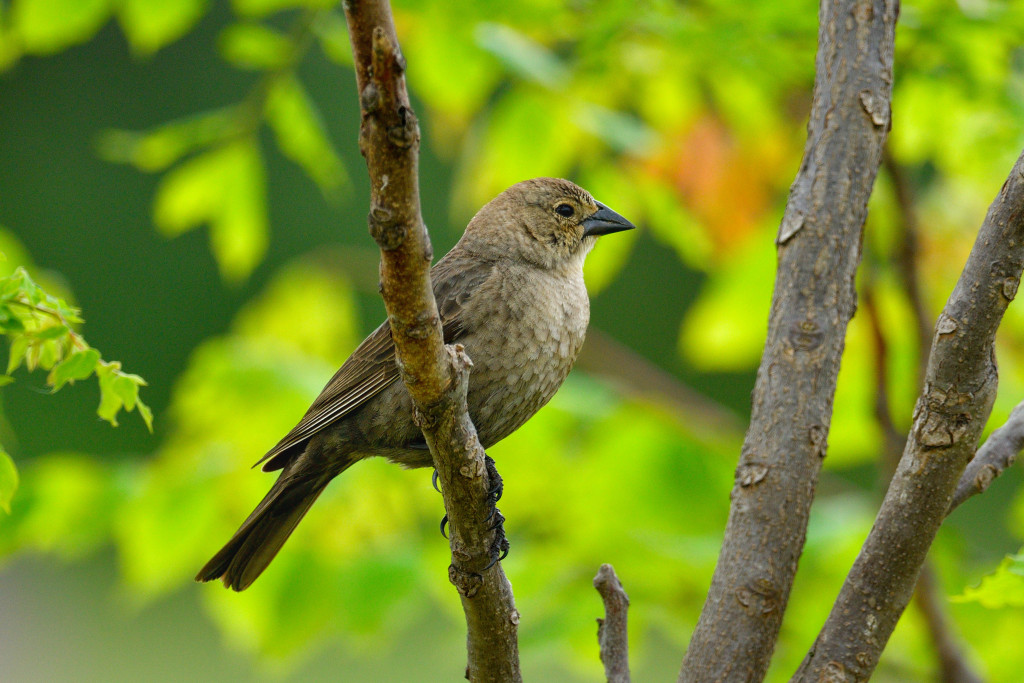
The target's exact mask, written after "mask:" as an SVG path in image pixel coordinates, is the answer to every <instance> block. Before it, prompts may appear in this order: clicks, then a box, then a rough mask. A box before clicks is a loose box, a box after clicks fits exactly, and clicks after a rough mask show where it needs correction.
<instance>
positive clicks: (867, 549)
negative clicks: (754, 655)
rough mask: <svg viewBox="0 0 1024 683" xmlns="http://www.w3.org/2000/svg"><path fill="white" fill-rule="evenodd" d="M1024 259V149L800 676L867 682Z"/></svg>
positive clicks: (942, 501)
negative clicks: (877, 506)
mask: <svg viewBox="0 0 1024 683" xmlns="http://www.w3.org/2000/svg"><path fill="white" fill-rule="evenodd" d="M1022 267H1024V155H1022V156H1021V157H1020V158H1019V159H1018V160H1017V163H1016V164H1015V165H1014V168H1013V171H1012V172H1011V173H1010V177H1009V178H1008V179H1007V181H1006V183H1005V184H1004V185H1003V188H1002V190H1001V191H1000V193H999V196H998V197H997V198H996V200H995V202H993V204H992V206H991V207H990V208H989V211H988V215H987V216H986V217H985V222H984V223H983V224H982V226H981V230H980V231H979V232H978V238H977V240H976V241H975V243H974V248H973V249H972V250H971V255H970V257H968V259H967V265H966V266H965V267H964V270H963V272H962V273H961V275H960V280H959V281H958V282H957V285H956V288H955V289H954V290H953V294H952V295H951V296H950V298H949V301H948V302H947V303H946V306H945V308H944V309H943V311H942V314H941V315H940V316H939V319H938V322H937V324H936V326H935V335H934V337H933V340H932V351H931V355H930V357H929V360H928V370H927V372H926V375H925V385H924V388H923V390H922V394H921V396H920V397H919V398H918V401H917V406H916V408H915V409H914V422H913V426H912V427H911V431H910V438H909V439H908V440H907V445H906V448H905V449H904V451H903V458H902V459H901V461H900V465H899V468H898V469H897V471H896V475H895V476H894V477H893V480H892V483H891V484H890V486H889V490H888V492H887V493H886V496H885V500H884V501H883V503H882V508H881V510H880V511H879V513H878V517H877V518H876V519H875V524H874V526H873V527H872V529H871V533H870V534H869V535H868V538H867V540H866V541H865V543H864V547H863V548H861V552H860V555H859V556H858V557H857V560H856V562H855V563H854V565H853V568H852V569H851V570H850V574H849V575H848V576H847V579H846V582H845V583H844V584H843V587H842V589H841V591H840V593H839V597H838V599H837V600H836V603H835V605H834V606H833V608H832V612H831V614H830V615H829V617H828V620H827V621H826V622H825V625H824V627H823V628H822V631H821V633H820V634H819V635H818V638H817V640H816V641H815V643H814V645H813V646H812V648H811V650H810V652H809V653H808V655H807V658H806V659H805V660H804V663H803V664H802V665H801V667H800V669H799V670H798V671H797V673H796V675H795V676H794V678H793V680H794V681H819V680H822V678H823V677H825V676H831V680H836V681H866V680H867V679H868V677H869V676H870V675H871V673H872V671H874V668H875V666H876V665H877V664H878V658H879V656H880V655H881V652H882V649H883V648H884V647H885V643H886V642H887V641H888V639H889V636H890V634H891V633H892V630H893V628H894V627H895V626H896V621H897V620H898V619H899V617H900V614H902V612H903V610H904V609H905V608H906V606H907V602H908V601H909V600H910V595H911V592H912V591H913V587H914V584H915V582H916V581H917V577H918V573H919V572H920V570H921V566H922V564H923V563H924V559H925V556H926V554H927V552H928V548H929V547H930V546H931V543H932V540H933V539H934V538H935V534H936V532H937V531H938V528H939V525H940V524H941V523H942V520H943V519H944V518H945V516H946V513H947V512H948V510H949V506H950V503H951V501H952V498H953V493H954V490H955V489H956V487H957V483H958V482H959V481H960V478H961V475H962V474H963V473H964V469H965V468H966V467H967V463H968V462H969V461H970V459H971V457H972V456H973V455H974V452H975V448H976V446H977V443H978V438H979V436H980V435H981V431H982V428H983V427H984V426H985V422H986V421H987V420H988V417H989V413H990V412H991V410H992V402H993V400H994V399H995V393H996V383H997V375H996V365H995V344H994V342H995V333H996V329H997V328H998V326H999V323H1000V321H1001V320H1002V317H1003V312H1004V311H1005V310H1006V307H1007V305H1008V304H1009V302H1010V300H1012V299H1013V297H1014V296H1016V294H1017V287H1018V285H1019V283H1020V275H1021V269H1022Z"/></svg>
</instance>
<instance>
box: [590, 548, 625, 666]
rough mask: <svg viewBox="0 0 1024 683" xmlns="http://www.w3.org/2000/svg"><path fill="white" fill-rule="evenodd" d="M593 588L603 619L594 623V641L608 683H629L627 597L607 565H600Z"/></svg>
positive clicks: (617, 578) (613, 572) (611, 569)
mask: <svg viewBox="0 0 1024 683" xmlns="http://www.w3.org/2000/svg"><path fill="white" fill-rule="evenodd" d="M594 588H596V589H597V592H598V593H600V594H601V599H602V600H603V601H604V619H598V620H597V642H598V645H600V647H601V661H602V662H603V663H604V675H605V678H607V679H608V683H629V638H628V634H627V629H626V613H627V612H628V611H629V596H628V595H626V591H625V589H624V588H623V587H622V583H621V582H620V581H619V577H618V576H616V575H615V570H614V569H613V568H612V566H611V565H610V564H602V565H601V569H599V570H598V572H597V576H595V577H594Z"/></svg>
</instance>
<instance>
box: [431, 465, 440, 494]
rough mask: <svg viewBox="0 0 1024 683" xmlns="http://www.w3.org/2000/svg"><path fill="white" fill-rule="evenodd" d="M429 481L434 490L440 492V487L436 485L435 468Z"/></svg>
mask: <svg viewBox="0 0 1024 683" xmlns="http://www.w3.org/2000/svg"><path fill="white" fill-rule="evenodd" d="M430 483H431V485H432V486H433V487H434V490H435V491H437V492H438V493H441V487H440V486H438V485H437V469H436V468H435V469H434V473H433V474H431V475H430Z"/></svg>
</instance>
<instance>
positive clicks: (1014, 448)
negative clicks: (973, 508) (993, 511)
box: [947, 401, 1024, 514]
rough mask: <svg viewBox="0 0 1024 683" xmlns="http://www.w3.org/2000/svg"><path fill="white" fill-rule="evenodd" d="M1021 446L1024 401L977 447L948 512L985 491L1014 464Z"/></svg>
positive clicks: (1023, 432) (1023, 445)
mask: <svg viewBox="0 0 1024 683" xmlns="http://www.w3.org/2000/svg"><path fill="white" fill-rule="evenodd" d="M1021 449H1024V401H1022V402H1020V403H1018V404H1017V406H1016V407H1015V408H1014V409H1013V410H1012V411H1011V412H1010V417H1008V418H1006V424H1004V425H1003V426H1002V427H1000V428H999V429H997V430H995V431H994V432H992V434H990V435H989V437H988V439H986V441H985V445H983V446H982V447H981V448H979V449H978V452H977V454H976V455H975V456H974V459H973V460H971V462H970V464H969V465H967V469H966V470H964V473H963V475H961V477H960V482H959V483H958V484H957V485H956V493H954V494H953V502H951V503H950V504H949V512H953V510H955V509H956V508H958V507H960V504H961V503H963V502H964V501H965V500H967V499H968V498H970V497H971V496H973V495H975V494H978V493H984V492H985V491H986V489H988V487H989V485H990V484H991V483H992V482H993V481H995V478H996V477H998V476H999V475H1000V474H1002V473H1003V472H1004V471H1005V470H1006V469H1007V468H1008V467H1010V466H1011V465H1013V463H1014V461H1015V460H1016V459H1017V454H1018V453H1020V451H1021ZM947 514H948V513H947Z"/></svg>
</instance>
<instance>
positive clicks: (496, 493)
mask: <svg viewBox="0 0 1024 683" xmlns="http://www.w3.org/2000/svg"><path fill="white" fill-rule="evenodd" d="M484 468H485V469H486V470H487V481H489V482H490V484H491V487H490V488H489V489H487V495H488V497H490V498H491V504H492V505H496V504H497V503H498V501H499V500H501V494H502V493H504V491H505V483H504V482H503V481H502V479H501V475H500V474H498V468H497V467H495V466H494V458H492V457H491V456H489V455H485V456H484Z"/></svg>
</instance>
